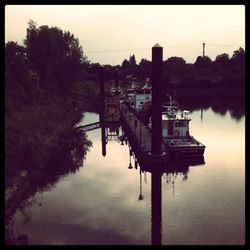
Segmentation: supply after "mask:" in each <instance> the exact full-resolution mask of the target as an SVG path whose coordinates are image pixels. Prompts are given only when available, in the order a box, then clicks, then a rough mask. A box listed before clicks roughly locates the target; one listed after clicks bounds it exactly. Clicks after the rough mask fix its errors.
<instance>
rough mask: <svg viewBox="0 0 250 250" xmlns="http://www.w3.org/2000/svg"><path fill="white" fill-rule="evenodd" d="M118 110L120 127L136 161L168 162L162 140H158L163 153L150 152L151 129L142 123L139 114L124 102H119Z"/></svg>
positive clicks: (144, 162)
mask: <svg viewBox="0 0 250 250" xmlns="http://www.w3.org/2000/svg"><path fill="white" fill-rule="evenodd" d="M120 112H121V124H122V128H123V130H124V132H125V134H126V136H127V138H128V140H129V144H130V146H131V147H132V150H133V152H134V153H135V155H136V158H137V159H138V161H139V162H140V163H141V164H143V165H145V164H146V165H147V164H151V165H152V164H162V163H166V162H168V161H169V157H168V156H169V154H168V153H167V151H166V149H165V145H164V143H163V142H160V143H161V147H162V149H165V150H164V151H163V153H162V154H159V155H152V154H151V129H150V128H148V127H147V126H146V124H144V122H143V121H142V120H141V119H140V117H139V115H138V114H137V113H136V112H135V111H134V110H133V109H131V108H130V107H129V106H127V105H126V104H125V103H121V105H120Z"/></svg>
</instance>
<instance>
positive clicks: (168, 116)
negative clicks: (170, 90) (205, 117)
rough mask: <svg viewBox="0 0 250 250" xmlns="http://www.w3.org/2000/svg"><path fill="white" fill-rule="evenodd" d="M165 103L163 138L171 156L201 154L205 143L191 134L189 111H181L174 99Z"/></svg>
mask: <svg viewBox="0 0 250 250" xmlns="http://www.w3.org/2000/svg"><path fill="white" fill-rule="evenodd" d="M169 97H170V101H169V102H168V103H164V104H163V112H162V140H163V143H164V145H165V147H166V149H169V152H170V155H171V156H201V155H203V153H204V151H205V145H204V144H202V143H201V142H199V141H198V140H196V139H195V138H194V137H193V136H191V135H190V134H189V122H190V121H191V119H190V117H189V113H190V112H189V111H188V110H183V111H181V110H180V109H179V107H178V104H177V103H176V102H175V101H173V100H172V98H171V96H169Z"/></svg>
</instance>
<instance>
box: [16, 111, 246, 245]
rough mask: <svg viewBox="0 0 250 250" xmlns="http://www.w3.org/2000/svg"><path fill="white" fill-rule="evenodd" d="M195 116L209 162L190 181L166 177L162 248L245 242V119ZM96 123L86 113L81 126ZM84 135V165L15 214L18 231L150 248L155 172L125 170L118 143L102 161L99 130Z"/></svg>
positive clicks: (124, 153) (50, 240)
mask: <svg viewBox="0 0 250 250" xmlns="http://www.w3.org/2000/svg"><path fill="white" fill-rule="evenodd" d="M191 118H192V121H191V123H190V133H191V135H193V136H194V137H195V138H197V139H198V140H199V141H201V142H202V143H204V144H205V145H206V149H205V154H204V158H205V164H204V165H198V166H191V167H189V170H188V173H187V175H186V176H185V175H183V174H182V173H178V174H168V175H167V174H163V175H162V244H163V245H190V244H192V245H197V244H198V245H200V244H202V245H207V244H244V242H245V116H243V117H242V118H241V119H239V120H236V119H233V118H232V117H231V115H230V113H229V112H227V113H226V114H224V115H223V116H222V115H220V114H217V113H214V112H213V111H212V110H211V109H210V108H209V109H206V110H203V114H202V119H201V111H200V110H199V111H194V112H192V113H191ZM98 120H99V116H98V115H97V114H94V113H86V114H85V119H84V121H83V122H82V123H81V124H88V123H91V122H96V121H98ZM87 134H88V138H89V139H90V140H91V141H92V142H93V147H92V148H91V150H90V152H88V153H87V156H86V160H85V161H84V163H83V167H81V168H80V170H79V171H78V172H76V173H71V174H69V175H66V176H62V177H61V179H60V180H59V182H57V183H56V184H55V186H54V187H52V188H51V189H50V190H48V191H46V192H43V193H37V194H36V197H35V198H33V200H35V202H33V203H32V202H31V205H30V206H28V207H27V208H26V209H25V210H24V211H22V212H20V211H17V212H16V214H15V216H14V223H13V228H14V233H15V234H16V235H27V237H28V244H72V245H76V244H78V245H80V244H82V245H87V244H99V245H105V244H122V245H127V244H145V245H148V244H151V173H149V172H142V173H141V175H140V168H139V167H138V168H137V169H135V167H134V168H133V169H128V165H129V149H128V146H127V145H123V146H122V145H121V144H120V143H118V142H117V141H109V142H108V144H107V155H106V156H105V157H103V156H102V155H101V152H102V151H101V150H102V145H101V129H96V130H93V131H90V132H88V133H87ZM132 165H133V166H134V160H133V158H132ZM140 178H141V181H142V186H141V192H142V195H143V197H144V199H142V200H140V199H138V198H139V195H140Z"/></svg>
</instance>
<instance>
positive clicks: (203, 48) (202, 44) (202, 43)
mask: <svg viewBox="0 0 250 250" xmlns="http://www.w3.org/2000/svg"><path fill="white" fill-rule="evenodd" d="M202 45H203V57H204V56H205V45H206V44H205V43H202Z"/></svg>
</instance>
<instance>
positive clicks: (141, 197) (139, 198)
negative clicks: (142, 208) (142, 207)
mask: <svg viewBox="0 0 250 250" xmlns="http://www.w3.org/2000/svg"><path fill="white" fill-rule="evenodd" d="M141 172H142V171H141V168H140V194H139V197H138V200H140V201H141V200H143V199H144V196H143V194H142V180H141V179H142V174H141Z"/></svg>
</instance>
